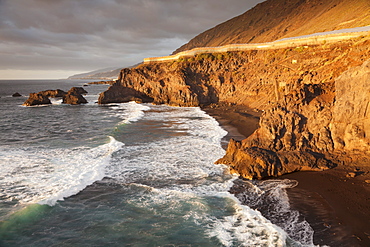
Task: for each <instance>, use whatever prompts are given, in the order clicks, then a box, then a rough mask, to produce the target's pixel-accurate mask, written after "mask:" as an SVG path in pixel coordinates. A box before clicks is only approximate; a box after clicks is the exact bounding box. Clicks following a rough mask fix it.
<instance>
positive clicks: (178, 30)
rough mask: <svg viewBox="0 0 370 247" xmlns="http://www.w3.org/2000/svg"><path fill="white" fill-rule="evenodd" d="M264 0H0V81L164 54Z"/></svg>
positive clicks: (56, 75)
mask: <svg viewBox="0 0 370 247" xmlns="http://www.w3.org/2000/svg"><path fill="white" fill-rule="evenodd" d="M259 2H263V0H227V1H226V0H0V79H61V78H67V77H68V76H71V75H74V74H77V73H83V72H89V71H93V70H97V69H103V68H110V67H116V68H118V67H122V68H124V67H128V66H131V65H134V64H137V63H140V62H142V60H143V59H144V58H145V57H155V56H166V55H169V54H171V53H172V52H173V51H174V50H176V49H177V48H178V47H180V46H181V45H183V44H185V43H187V42H188V41H189V40H190V39H192V38H193V37H195V36H196V35H198V34H200V33H201V32H203V31H205V30H207V29H209V28H212V27H214V26H216V25H218V24H220V23H222V22H224V21H226V20H228V19H231V18H233V17H235V16H238V15H240V14H242V13H244V12H246V11H247V10H249V9H250V8H252V7H254V6H255V5H256V4H257V3H259Z"/></svg>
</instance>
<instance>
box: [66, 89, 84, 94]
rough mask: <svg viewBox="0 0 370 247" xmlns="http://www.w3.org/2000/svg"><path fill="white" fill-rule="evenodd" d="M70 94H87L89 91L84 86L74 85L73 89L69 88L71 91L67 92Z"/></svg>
mask: <svg viewBox="0 0 370 247" xmlns="http://www.w3.org/2000/svg"><path fill="white" fill-rule="evenodd" d="M67 93H69V94H81V95H82V94H87V91H86V90H85V89H84V88H82V87H72V88H71V89H69V91H68V92H67Z"/></svg>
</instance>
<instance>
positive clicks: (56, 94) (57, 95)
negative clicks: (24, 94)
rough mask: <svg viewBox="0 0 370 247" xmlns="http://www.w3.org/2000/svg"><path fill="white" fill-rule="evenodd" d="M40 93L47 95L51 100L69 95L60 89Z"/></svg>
mask: <svg viewBox="0 0 370 247" xmlns="http://www.w3.org/2000/svg"><path fill="white" fill-rule="evenodd" d="M39 93H40V94H43V95H45V96H46V97H50V98H61V97H63V96H64V95H66V94H67V93H66V92H64V91H63V90H60V89H56V90H53V89H51V90H45V91H41V92H39Z"/></svg>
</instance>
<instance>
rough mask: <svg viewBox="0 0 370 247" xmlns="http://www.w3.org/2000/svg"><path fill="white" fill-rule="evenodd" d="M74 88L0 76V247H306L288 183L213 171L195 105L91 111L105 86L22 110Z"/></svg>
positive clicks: (219, 152)
mask: <svg viewBox="0 0 370 247" xmlns="http://www.w3.org/2000/svg"><path fill="white" fill-rule="evenodd" d="M83 83H84V82H83V81H73V80H57V81H38V80H35V81H0V111H1V119H0V133H1V135H0V246H313V243H312V235H313V231H312V229H311V227H310V226H309V225H308V224H307V222H306V221H304V220H302V219H300V217H299V213H298V212H296V211H292V210H290V207H289V201H288V198H287V195H286V192H285V189H286V188H287V187H290V186H294V181H289V180H271V181H263V182H258V181H251V182H246V181H241V180H239V179H238V178H237V177H236V176H233V175H230V174H229V171H228V168H227V166H224V165H215V164H214V162H215V161H216V160H217V159H218V158H221V157H222V156H223V155H224V154H225V150H224V149H223V148H222V147H221V139H222V138H223V137H224V136H225V135H226V134H227V133H226V131H225V130H223V129H222V127H220V126H219V124H218V122H217V121H215V119H213V118H212V117H210V116H208V115H207V114H206V113H205V112H203V111H202V110H201V109H200V108H196V107H194V108H178V107H169V106H165V105H160V106H156V105H150V104H137V103H135V102H129V103H123V104H109V105H103V106H102V105H98V104H96V101H97V98H98V94H99V92H102V91H104V90H106V88H107V86H106V85H91V86H89V87H86V88H85V89H86V90H87V91H88V92H89V94H88V95H87V96H86V98H87V100H88V101H89V103H88V104H85V105H77V106H71V105H64V104H61V100H60V99H53V100H52V102H53V104H52V105H49V106H40V107H24V106H22V103H23V102H24V101H25V100H26V99H27V96H28V93H31V92H38V91H41V90H46V89H57V88H59V89H62V90H65V91H66V90H68V89H69V88H70V87H72V86H81V85H82V84H83ZM15 92H19V93H21V94H22V95H25V96H23V97H11V94H13V93H15ZM235 186H239V187H238V188H239V190H240V189H242V191H241V192H239V193H238V194H237V195H236V196H234V195H233V194H231V193H230V192H229V191H230V189H231V188H234V187H235Z"/></svg>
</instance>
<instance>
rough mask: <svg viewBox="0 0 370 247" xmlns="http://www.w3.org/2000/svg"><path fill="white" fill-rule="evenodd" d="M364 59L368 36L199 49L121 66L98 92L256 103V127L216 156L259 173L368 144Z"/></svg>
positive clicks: (368, 55)
mask: <svg viewBox="0 0 370 247" xmlns="http://www.w3.org/2000/svg"><path fill="white" fill-rule="evenodd" d="M369 59H370V37H369V36H363V37H359V38H356V39H352V40H346V41H342V42H337V43H332V44H324V43H323V44H321V45H315V46H303V47H296V48H286V49H271V50H252V51H245V52H228V53H214V54H199V55H197V56H195V57H190V58H182V59H179V60H177V61H172V62H162V63H149V64H143V65H140V66H139V67H137V68H132V69H124V70H122V71H121V75H120V79H119V81H118V83H117V84H116V85H114V86H112V87H111V88H110V89H109V90H108V91H107V92H106V93H108V92H109V91H116V92H117V87H129V88H133V89H135V90H136V91H139V92H142V93H144V94H145V95H147V96H148V97H150V98H152V99H153V102H154V103H157V104H169V105H176V106H199V105H208V104H212V103H220V102H222V103H227V104H230V105H245V106H248V107H251V108H255V109H256V110H263V111H264V113H263V114H262V117H261V118H260V128H259V129H258V130H257V131H255V132H254V133H253V134H252V135H251V136H249V137H248V138H247V139H245V140H243V141H242V142H235V141H231V142H230V144H229V147H228V149H227V154H226V155H225V157H223V158H222V159H221V160H219V163H224V164H228V165H230V167H231V170H232V171H234V172H237V173H239V174H241V175H242V176H244V177H245V178H249V179H253V178H263V177H269V176H278V175H281V174H284V173H289V172H293V171H298V170H323V169H328V168H330V167H332V166H333V165H334V163H335V162H338V159H340V157H339V156H340V152H344V151H346V152H356V150H362V151H369V150H370V146H369V140H368V136H369V131H370V123H369V121H368V110H367V109H368V103H369V100H368V98H369V97H368V92H369V89H370V88H369V86H370V85H369V84H370V82H369V64H370V62H366V61H367V60H369ZM118 101H119V99H118ZM111 102H114V99H113V101H111ZM100 103H103V102H100Z"/></svg>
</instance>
